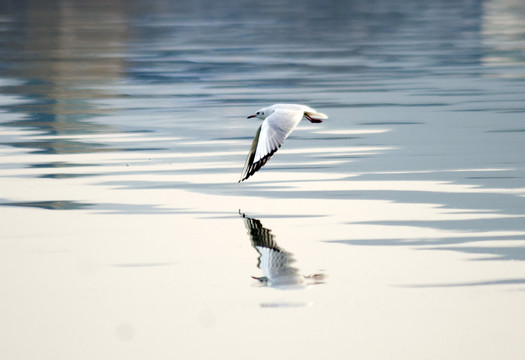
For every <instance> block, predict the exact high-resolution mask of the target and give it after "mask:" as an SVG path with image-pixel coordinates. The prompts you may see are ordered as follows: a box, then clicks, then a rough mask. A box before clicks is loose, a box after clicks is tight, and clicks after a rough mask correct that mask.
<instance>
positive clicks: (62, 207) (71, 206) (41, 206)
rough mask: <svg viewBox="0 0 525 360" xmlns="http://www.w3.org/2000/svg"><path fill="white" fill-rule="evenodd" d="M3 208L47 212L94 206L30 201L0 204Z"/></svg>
mask: <svg viewBox="0 0 525 360" xmlns="http://www.w3.org/2000/svg"><path fill="white" fill-rule="evenodd" d="M0 205H2V206H21V207H32V208H39V209H46V210H80V209H84V208H87V207H90V206H92V204H85V203H80V202H76V201H69V200H63V201H28V202H7V203H0Z"/></svg>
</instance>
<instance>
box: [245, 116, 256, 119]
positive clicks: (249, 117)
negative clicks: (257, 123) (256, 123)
mask: <svg viewBox="0 0 525 360" xmlns="http://www.w3.org/2000/svg"><path fill="white" fill-rule="evenodd" d="M254 117H255V115H250V116H248V117H247V118H246V119H251V118H254Z"/></svg>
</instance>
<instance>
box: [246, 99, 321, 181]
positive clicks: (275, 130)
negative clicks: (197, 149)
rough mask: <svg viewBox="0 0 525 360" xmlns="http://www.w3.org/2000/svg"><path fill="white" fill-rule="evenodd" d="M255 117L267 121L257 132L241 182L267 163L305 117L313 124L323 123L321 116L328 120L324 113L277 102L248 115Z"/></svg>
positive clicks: (306, 107) (301, 106)
mask: <svg viewBox="0 0 525 360" xmlns="http://www.w3.org/2000/svg"><path fill="white" fill-rule="evenodd" d="M254 117H256V118H259V119H262V120H264V121H263V123H262V125H261V126H260V127H259V129H257V132H256V133H255V138H254V139H253V142H252V146H251V148H250V151H249V152H248V157H247V158H246V163H245V164H244V169H243V170H242V175H241V179H240V180H239V182H241V181H244V180H246V179H248V178H249V177H250V176H252V175H253V174H255V172H256V171H257V170H259V169H260V168H261V167H262V166H263V165H264V164H266V162H267V161H268V160H269V159H270V158H271V157H272V156H273V154H275V152H276V151H277V150H278V149H279V148H280V147H281V145H282V144H283V142H284V139H286V138H287V137H288V135H290V133H291V132H292V131H293V129H295V127H296V126H297V124H299V122H300V121H301V120H302V119H303V118H306V119H308V120H309V121H310V122H311V123H320V122H323V120H322V119H328V116H326V115H325V114H323V113H319V112H317V111H315V110H314V109H312V108H311V107H308V106H306V105H299V104H275V105H272V106H269V107H266V108H263V109H260V110H259V111H257V112H256V113H255V114H253V115H250V116H248V119H250V118H254Z"/></svg>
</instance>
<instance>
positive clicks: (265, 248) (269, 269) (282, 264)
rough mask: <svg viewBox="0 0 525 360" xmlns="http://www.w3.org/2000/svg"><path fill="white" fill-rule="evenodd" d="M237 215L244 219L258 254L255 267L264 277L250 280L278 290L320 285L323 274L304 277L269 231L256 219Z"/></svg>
mask: <svg viewBox="0 0 525 360" xmlns="http://www.w3.org/2000/svg"><path fill="white" fill-rule="evenodd" d="M239 214H241V216H242V217H243V219H244V225H245V226H246V229H247V230H248V234H249V236H250V240H251V242H252V246H253V247H254V248H255V250H257V252H258V253H259V258H258V261H257V266H258V267H259V268H260V269H261V270H262V271H263V274H264V276H261V277H255V276H252V278H254V279H256V280H258V281H259V283H260V284H261V285H263V286H271V287H274V288H278V289H298V288H304V287H306V286H310V285H317V284H322V283H323V282H324V275H323V274H314V275H308V276H304V275H301V274H300V273H299V270H298V269H297V268H295V267H294V266H293V265H292V264H293V263H294V262H295V259H294V258H293V255H292V254H291V253H289V252H288V251H285V250H283V249H282V248H280V247H279V245H277V242H276V241H275V236H274V235H273V234H272V231H271V230H270V229H267V228H265V227H264V226H263V225H262V224H261V222H260V221H259V220H257V219H253V218H250V217H248V216H246V215H244V214H243V213H242V212H241V211H240V210H239Z"/></svg>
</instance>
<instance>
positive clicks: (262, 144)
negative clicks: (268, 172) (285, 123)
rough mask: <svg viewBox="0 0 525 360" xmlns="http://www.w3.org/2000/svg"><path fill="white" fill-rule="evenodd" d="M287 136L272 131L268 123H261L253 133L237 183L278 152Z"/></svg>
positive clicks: (277, 131) (278, 130) (282, 132)
mask: <svg viewBox="0 0 525 360" xmlns="http://www.w3.org/2000/svg"><path fill="white" fill-rule="evenodd" d="M287 135H288V134H287V133H286V132H284V131H282V130H280V129H274V128H273V127H272V126H271V125H270V124H269V123H268V121H265V122H263V124H262V125H261V126H260V127H259V129H257V132H256V133H255V138H254V139H253V142H252V146H251V148H250V152H249V153H248V156H247V157H246V162H245V163H244V169H243V170H242V175H241V179H240V180H239V182H241V181H244V180H246V179H248V178H249V177H250V176H252V175H253V174H255V172H256V171H257V170H259V169H260V168H261V167H262V166H263V165H264V164H266V162H267V161H268V160H270V158H271V157H272V156H273V154H275V152H276V151H277V150H279V148H280V147H281V145H282V144H283V142H284V139H286V136H287Z"/></svg>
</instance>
